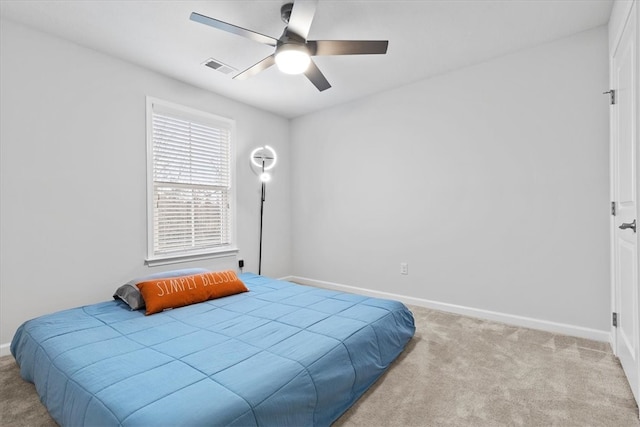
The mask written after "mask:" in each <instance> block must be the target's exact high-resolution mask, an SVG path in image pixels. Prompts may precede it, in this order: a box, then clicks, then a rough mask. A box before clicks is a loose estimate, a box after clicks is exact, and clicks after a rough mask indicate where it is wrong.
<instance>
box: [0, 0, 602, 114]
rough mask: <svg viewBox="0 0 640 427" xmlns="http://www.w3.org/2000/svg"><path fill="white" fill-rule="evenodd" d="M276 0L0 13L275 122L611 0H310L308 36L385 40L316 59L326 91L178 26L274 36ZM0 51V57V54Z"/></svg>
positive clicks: (540, 39)
mask: <svg viewBox="0 0 640 427" xmlns="http://www.w3.org/2000/svg"><path fill="white" fill-rule="evenodd" d="M284 3H287V1H285V0H246V1H238V0H235V1H220V0H207V1H204V0H202V1H179V0H174V1H166V0H164V1H161V0H71V1H69V0H44V1H37V0H19V1H18V0H0V14H1V16H2V17H3V18H5V19H10V20H13V21H17V22H20V23H23V24H26V25H28V26H31V27H34V28H37V29H40V30H42V31H44V32H47V33H50V34H54V35H56V36H59V37H62V38H65V39H68V40H71V41H73V42H76V43H78V44H81V45H84V46H87V47H89V48H92V49H95V50H97V51H101V52H105V53H107V54H109V55H112V56H115V57H119V58H122V59H124V60H126V61H129V62H132V63H135V64H138V65H141V66H143V67H146V68H150V69H152V70H156V71H158V72H160V73H162V74H165V75H168V76H171V77H173V78H175V79H178V80H182V81H185V82H188V83H190V84H192V85H195V86H198V87H201V88H203V89H207V90H210V91H213V92H215V93H218V94H221V95H224V96H227V97H229V98H232V99H236V100H238V101H241V102H244V103H246V104H250V105H253V106H256V107H259V108H262V109H265V110H268V111H272V112H274V113H276V114H279V115H281V116H284V117H289V118H291V117H297V116H300V115H303V114H307V113H310V112H314V111H317V110H320V109H323V108H327V107H330V106H332V105H336V104H340V103H344V102H347V101H350V100H353V99H357V98H360V97H363V96H367V95H370V94H374V93H377V92H381V91H385V90H388V89H392V88H395V87H399V86H403V85H406V84H409V83H412V82H415V81H419V80H422V79H425V78H428V77H430V76H434V75H437V74H441V73H444V72H447V71H450V70H454V69H457V68H461V67H464V66H468V65H471V64H475V63H479V62H482V61H486V60H488V59H490V58H494V57H497V56H501V55H504V54H507V53H511V52H514V51H517V50H520V49H523V48H526V47H530V46H534V45H536V44H540V43H544V42H548V41H551V40H555V39H558V38H561V37H565V36H568V35H571V34H574V33H577V32H580V31H584V30H588V29H591V28H594V27H597V26H600V25H604V24H606V23H607V22H608V20H609V14H610V12H611V7H612V5H613V0H466V1H465V0H429V1H426V0H423V1H420V0H414V1H383V0H369V1H362V0H358V1H353V0H340V1H338V0H320V1H319V3H318V6H317V10H316V15H315V18H314V20H313V23H312V25H311V30H310V32H309V39H316V40H317V39H326V40H331V39H342V40H350V39H351V40H358V39H365V40H367V39H371V40H380V39H381V40H389V49H388V52H387V54H386V55H363V56H331V57H317V58H315V60H316V63H317V65H318V67H319V68H320V69H321V70H322V72H323V73H324V75H325V76H326V77H327V79H328V80H329V82H330V83H331V85H332V86H333V87H332V88H330V89H328V90H326V91H324V92H318V91H317V89H316V88H315V87H314V86H313V85H312V84H311V83H310V82H309V81H308V80H307V79H306V78H305V77H304V76H302V75H299V76H290V75H285V74H282V73H280V72H279V71H278V70H277V68H276V67H271V68H269V69H268V70H266V71H263V72H262V73H260V74H258V75H256V76H254V77H251V78H250V79H248V80H243V81H239V80H233V79H232V78H231V76H230V75H224V74H222V73H219V72H216V71H214V70H212V69H210V68H208V67H205V66H203V65H202V63H203V62H204V61H205V60H206V59H208V58H211V57H213V58H215V59H217V60H219V61H222V62H223V63H226V64H228V65H230V66H232V67H234V68H237V69H238V70H243V69H245V68H248V67H249V66H251V65H253V64H254V63H256V62H258V61H259V60H260V59H262V58H264V57H266V56H268V55H270V54H271V53H272V52H273V48H270V47H268V46H265V45H261V44H259V43H257V42H254V41H251V40H248V39H245V38H243V37H239V36H236V35H233V34H228V33H225V32H223V31H220V30H216V29H214V28H211V27H208V26H205V25H202V24H199V23H195V22H192V21H190V20H189V15H190V14H191V12H194V11H195V12H198V13H200V14H203V15H207V16H210V17H213V18H216V19H219V20H222V21H226V22H229V23H232V24H235V25H238V26H240V27H244V28H247V29H251V30H253V31H256V32H259V33H263V34H267V35H270V36H272V37H274V38H279V37H280V35H281V33H282V30H283V29H284V25H285V24H284V23H283V22H282V21H281V19H280V6H281V5H282V4H284ZM0 54H1V53H0Z"/></svg>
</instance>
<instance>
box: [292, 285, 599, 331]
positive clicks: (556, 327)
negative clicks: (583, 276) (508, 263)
mask: <svg viewBox="0 0 640 427" xmlns="http://www.w3.org/2000/svg"><path fill="white" fill-rule="evenodd" d="M283 279H284V280H289V281H292V282H296V283H301V284H303V285H310V286H316V287H319V288H325V289H332V290H336V291H343V292H350V293H356V294H361V295H366V296H370V297H376V298H386V299H395V300H398V301H402V302H403V303H405V304H410V305H417V306H419V307H426V308H431V309H434V310H439V311H446V312H449V313H455V314H460V315H463V316H469V317H476V318H479V319H485V320H491V321H494V322H500V323H506V324H509V325H514V326H519V327H523V328H530V329H538V330H541V331H546V332H552V333H556V334H562V335H570V336H573V337H580V338H586V339H590V340H594V341H602V342H607V343H611V331H601V330H598V329H590V328H585V327H582V326H575V325H568V324H566V323H558V322H550V321H548V320H540V319H534V318H531V317H524V316H517V315H514V314H506V313H498V312H495V311H489V310H482V309H478V308H473V307H465V306H462V305H455V304H448V303H443V302H438V301H431V300H427V299H423V298H415V297H409V296H405V295H398V294H393V293H390V292H382V291H374V290H371V289H365V288H358V287H355V286H347V285H341V284H338V283H332V282H325V281H322V280H315V279H309V278H306V277H299V276H288V277H285V278H283Z"/></svg>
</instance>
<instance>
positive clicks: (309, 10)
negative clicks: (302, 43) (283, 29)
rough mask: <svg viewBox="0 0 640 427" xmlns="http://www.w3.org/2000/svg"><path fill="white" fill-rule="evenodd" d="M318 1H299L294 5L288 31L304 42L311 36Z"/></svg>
mask: <svg viewBox="0 0 640 427" xmlns="http://www.w3.org/2000/svg"><path fill="white" fill-rule="evenodd" d="M317 5H318V0H298V1H296V2H294V3H293V10H292V11H291V17H290V18H289V25H287V31H288V32H292V33H295V34H296V35H298V36H300V37H302V38H303V39H304V40H306V39H307V37H308V36H309V29H310V28H311V22H312V21H313V16H314V15H315V14H316V6H317Z"/></svg>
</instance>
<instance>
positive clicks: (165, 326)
mask: <svg viewBox="0 0 640 427" xmlns="http://www.w3.org/2000/svg"><path fill="white" fill-rule="evenodd" d="M240 279H241V280H242V281H243V282H244V283H245V284H246V286H247V287H248V288H249V290H250V291H249V292H246V293H242V294H238V295H234V296H229V297H225V298H220V299H216V300H211V301H207V302H203V303H199V304H194V305H190V306H187V307H182V308H178V309H173V310H169V311H164V312H162V313H158V314H154V315H150V316H145V315H144V311H131V310H129V308H128V307H127V306H126V305H125V304H124V303H122V302H121V301H115V300H114V301H108V302H103V303H99V304H94V305H89V306H85V307H79V308H74V309H70V310H65V311H61V312H57V313H54V314H50V315H46V316H42V317H39V318H36V319H33V320H30V321H28V322H25V323H24V324H23V325H22V326H21V327H20V328H19V329H18V331H17V333H16V335H15V336H14V339H13V341H12V343H11V353H12V354H13V356H14V357H15V358H16V361H17V363H18V364H19V366H20V372H21V375H22V377H23V378H24V379H25V380H27V381H30V382H33V383H34V384H35V386H36V389H37V391H38V394H39V395H40V399H41V400H42V402H43V403H44V405H45V406H46V407H47V409H48V410H49V413H50V414H51V416H52V417H53V418H54V419H55V420H56V422H58V424H60V425H63V426H177V425H183V426H203V425H209V426H258V425H259V426H328V425H330V424H331V423H332V422H333V421H335V420H336V419H337V418H338V417H339V416H340V415H341V414H342V413H344V411H346V410H347V409H348V408H349V407H350V406H351V405H352V404H353V403H354V402H355V401H356V400H357V399H358V398H359V397H360V396H361V395H362V394H363V393H364V392H365V391H366V390H367V388H369V387H370V386H371V385H372V384H373V383H374V382H375V381H376V379H378V378H379V377H380V375H382V374H383V373H384V371H385V370H386V369H387V368H388V367H389V365H390V364H391V362H392V361H393V360H394V359H395V358H396V357H397V356H398V355H399V354H400V353H401V352H402V351H403V349H404V347H405V345H406V344H407V342H408V341H409V340H410V339H411V337H412V336H413V334H414V332H415V326H414V321H413V315H412V313H411V312H410V311H409V310H408V309H407V307H405V306H404V305H403V304H402V303H400V302H397V301H392V300H385V299H377V298H369V297H364V296H360V295H354V294H348V293H343V292H337V291H331V290H326V289H318V288H314V287H309V286H302V285H297V284H294V283H290V282H286V281H280V280H274V279H269V278H266V277H262V276H257V275H255V274H249V273H245V274H242V275H240Z"/></svg>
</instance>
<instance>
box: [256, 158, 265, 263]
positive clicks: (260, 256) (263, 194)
mask: <svg viewBox="0 0 640 427" xmlns="http://www.w3.org/2000/svg"><path fill="white" fill-rule="evenodd" d="M262 173H264V158H263V159H262ZM261 182H262V194H261V195H260V250H259V252H258V274H261V273H262V217H263V215H264V200H265V195H266V192H267V183H266V182H264V181H263V180H261Z"/></svg>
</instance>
